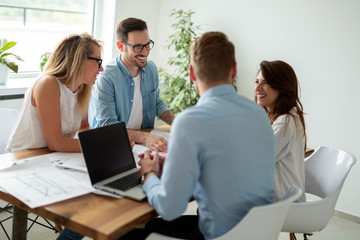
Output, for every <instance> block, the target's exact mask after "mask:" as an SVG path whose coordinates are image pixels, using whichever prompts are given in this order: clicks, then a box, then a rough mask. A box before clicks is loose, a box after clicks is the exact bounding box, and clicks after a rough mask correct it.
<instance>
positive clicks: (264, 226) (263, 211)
mask: <svg viewBox="0 0 360 240" xmlns="http://www.w3.org/2000/svg"><path fill="white" fill-rule="evenodd" d="M301 194H302V191H301V190H300V189H299V188H298V187H291V188H290V189H289V191H288V193H287V194H286V195H285V197H284V198H283V199H282V200H280V201H278V202H275V203H272V204H267V205H263V206H258V207H254V208H252V209H251V210H250V211H249V212H248V213H247V215H246V216H245V217H244V218H243V219H242V220H241V221H240V222H239V223H238V224H237V225H236V226H235V227H234V228H233V229H231V230H230V231H229V232H227V233H226V234H224V235H223V236H220V237H219V238H216V240H233V239H267V240H277V239H278V237H279V233H280V230H281V227H282V225H283V222H284V220H285V217H286V215H287V212H288V210H289V208H290V206H291V204H292V203H293V202H294V201H295V200H297V199H298V198H299V197H300V196H301Z"/></svg>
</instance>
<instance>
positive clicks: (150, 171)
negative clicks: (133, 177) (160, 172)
mask: <svg viewBox="0 0 360 240" xmlns="http://www.w3.org/2000/svg"><path fill="white" fill-rule="evenodd" d="M149 173H155V175H157V173H156V171H154V170H149V171H147V172H145V173H144V174H143V177H144V179H145V178H146V176H147V175H148V174H149Z"/></svg>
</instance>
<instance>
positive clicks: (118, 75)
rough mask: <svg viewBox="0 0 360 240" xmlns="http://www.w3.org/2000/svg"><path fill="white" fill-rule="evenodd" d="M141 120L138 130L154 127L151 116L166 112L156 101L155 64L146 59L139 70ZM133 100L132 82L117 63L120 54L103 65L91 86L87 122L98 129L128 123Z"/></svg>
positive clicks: (157, 79)
mask: <svg viewBox="0 0 360 240" xmlns="http://www.w3.org/2000/svg"><path fill="white" fill-rule="evenodd" d="M141 74H142V75H141V76H142V79H141V95H142V103H143V121H142V125H141V128H152V127H154V121H155V116H157V117H159V116H160V115H161V114H162V113H164V112H165V111H166V110H168V107H167V105H166V104H165V103H164V101H163V100H162V99H161V98H160V90H159V75H158V71H157V68H156V65H155V64H154V63H153V62H152V61H150V60H148V61H147V65H146V67H144V68H141ZM133 99H134V79H133V77H132V75H131V73H130V72H129V71H128V70H127V68H126V66H125V65H124V63H123V62H122V61H121V55H120V56H117V57H116V58H115V59H113V60H112V61H111V62H110V63H109V64H107V65H106V67H105V70H104V71H103V72H102V73H101V75H100V79H98V80H97V81H96V83H95V85H94V89H93V92H92V97H91V101H90V107H89V123H90V125H91V126H92V127H94V128H96V127H100V126H105V125H109V124H112V123H115V122H120V121H124V122H125V124H127V123H128V120H129V117H130V114H131V110H132V106H133V102H132V100H133Z"/></svg>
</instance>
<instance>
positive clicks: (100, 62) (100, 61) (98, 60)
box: [87, 57, 103, 69]
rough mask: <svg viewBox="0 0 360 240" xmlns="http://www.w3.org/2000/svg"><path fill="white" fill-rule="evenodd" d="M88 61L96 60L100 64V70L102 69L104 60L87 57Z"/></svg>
mask: <svg viewBox="0 0 360 240" xmlns="http://www.w3.org/2000/svg"><path fill="white" fill-rule="evenodd" d="M87 59H90V60H95V61H96V62H97V63H98V64H99V69H100V68H101V64H102V61H103V60H102V59H101V58H95V57H87Z"/></svg>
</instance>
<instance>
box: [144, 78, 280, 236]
mask: <svg viewBox="0 0 360 240" xmlns="http://www.w3.org/2000/svg"><path fill="white" fill-rule="evenodd" d="M274 149H275V147H274V135H273V131H272V129H271V125H270V122H269V119H268V117H267V115H266V113H265V111H264V109H263V108H261V107H260V106H258V105H257V104H256V103H254V102H252V101H250V100H248V99H246V98H244V97H242V96H240V95H238V94H237V93H236V91H235V89H234V87H233V86H231V85H230V84H223V85H219V86H216V87H213V88H210V89H209V90H207V91H206V92H205V93H204V94H203V95H202V96H201V98H200V99H199V101H198V103H197V104H196V106H194V107H190V108H188V109H186V110H185V111H184V112H182V113H181V114H180V115H178V116H177V117H176V118H175V121H174V122H173V124H172V127H171V133H170V137H169V150H168V157H167V159H166V160H165V163H164V169H163V175H162V177H161V180H160V179H159V178H158V177H156V176H150V177H149V178H148V180H147V181H146V182H145V183H144V185H143V189H144V191H145V192H146V194H147V196H148V201H149V203H150V204H151V205H152V206H153V207H154V208H155V209H156V211H157V212H158V214H159V215H161V217H162V218H163V219H165V220H173V219H175V218H177V217H179V216H180V215H181V214H182V213H183V212H184V211H185V209H186V207H187V203H188V201H189V199H190V197H191V196H194V198H195V199H196V201H197V203H198V206H199V208H198V210H199V217H200V218H199V228H200V230H201V232H202V233H203V235H204V237H205V238H206V239H209V238H215V237H218V236H221V235H223V234H225V233H226V232H227V231H229V230H230V229H231V228H233V227H234V226H235V225H236V224H237V223H238V222H239V221H240V220H241V219H242V218H243V217H244V215H246V213H247V212H248V211H249V210H250V208H252V207H253V206H257V205H263V204H268V203H271V202H272V201H273V196H274V172H275V151H274ZM260 231H261V230H260Z"/></svg>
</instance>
